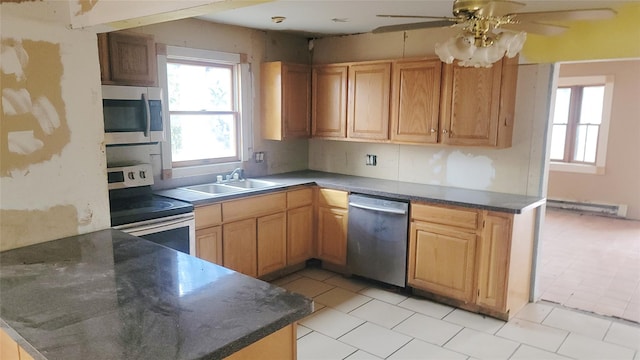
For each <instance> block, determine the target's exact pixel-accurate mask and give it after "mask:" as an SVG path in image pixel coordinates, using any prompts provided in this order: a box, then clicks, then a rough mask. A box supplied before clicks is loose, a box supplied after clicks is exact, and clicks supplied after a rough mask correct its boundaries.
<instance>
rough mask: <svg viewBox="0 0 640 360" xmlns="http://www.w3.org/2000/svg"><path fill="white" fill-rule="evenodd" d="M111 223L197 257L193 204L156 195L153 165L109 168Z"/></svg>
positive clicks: (128, 165) (129, 165)
mask: <svg viewBox="0 0 640 360" xmlns="http://www.w3.org/2000/svg"><path fill="white" fill-rule="evenodd" d="M107 178H108V182H109V205H110V207H111V226H112V227H113V228H115V229H118V230H122V231H124V232H126V233H129V234H131V235H135V236H139V237H141V238H144V239H147V240H150V241H153V242H156V243H158V244H161V245H164V246H168V247H170V248H173V249H175V250H178V251H182V252H184V253H187V254H191V255H194V256H195V253H196V249H195V216H194V211H193V205H192V204H190V203H188V202H184V201H180V200H175V199H171V198H167V197H164V196H160V195H155V194H153V192H152V190H151V185H153V172H152V169H151V165H150V164H118V165H115V164H114V165H112V166H110V167H109V168H108V169H107Z"/></svg>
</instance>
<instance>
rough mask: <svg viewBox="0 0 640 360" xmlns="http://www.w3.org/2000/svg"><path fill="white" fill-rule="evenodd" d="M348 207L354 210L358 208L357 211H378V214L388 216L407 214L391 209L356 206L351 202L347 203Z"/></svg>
mask: <svg viewBox="0 0 640 360" xmlns="http://www.w3.org/2000/svg"><path fill="white" fill-rule="evenodd" d="M349 206H353V207H354V208H358V209H364V210H371V211H379V212H383V213H389V214H398V215H404V214H406V213H407V212H406V211H405V210H399V209H392V208H380V207H375V206H368V205H362V204H356V203H352V202H350V203H349Z"/></svg>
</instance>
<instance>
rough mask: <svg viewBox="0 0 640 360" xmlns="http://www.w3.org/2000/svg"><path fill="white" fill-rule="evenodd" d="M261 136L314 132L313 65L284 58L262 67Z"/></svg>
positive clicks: (300, 135)
mask: <svg viewBox="0 0 640 360" xmlns="http://www.w3.org/2000/svg"><path fill="white" fill-rule="evenodd" d="M260 73H261V75H260V99H261V100H262V104H261V106H260V113H261V119H262V137H263V138H264V139H268V140H287V139H296V138H308V137H309V136H310V135H311V121H310V117H311V111H310V106H311V67H310V66H309V65H303V64H288V63H284V62H281V61H276V62H269V63H263V64H262V66H261V69H260Z"/></svg>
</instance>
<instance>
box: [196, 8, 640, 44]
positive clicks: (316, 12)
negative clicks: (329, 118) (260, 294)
mask: <svg viewBox="0 0 640 360" xmlns="http://www.w3.org/2000/svg"><path fill="white" fill-rule="evenodd" d="M242 1H243V0H239V4H242ZM635 1H637V0H631V1H607V0H565V1H553V0H519V2H521V3H524V4H525V6H524V7H522V8H521V10H518V12H534V11H554V10H571V9H593V8H605V7H609V8H613V9H616V8H618V7H620V6H621V5H624V4H626V3H631V2H635ZM452 4H453V0H395V1H394V0H377V1H376V0H373V1H372V0H276V1H267V2H263V3H261V4H258V5H252V6H245V7H240V8H237V9H232V10H225V11H219V12H216V13H214V14H208V15H204V16H201V17H199V18H200V19H203V20H208V21H212V22H216V23H222V24H230V25H238V26H243V27H249V28H254V29H262V30H280V31H286V32H293V33H297V34H302V35H306V36H307V37H323V36H331V35H345V34H357V33H366V32H370V31H371V30H373V29H375V28H377V27H379V26H385V25H396V24H404V23H415V22H422V21H424V20H421V19H388V18H378V17H376V14H396V15H428V16H452V14H451V11H452ZM273 16H284V17H286V20H284V21H283V22H282V23H279V24H277V23H274V22H273V21H272V20H271V17H273Z"/></svg>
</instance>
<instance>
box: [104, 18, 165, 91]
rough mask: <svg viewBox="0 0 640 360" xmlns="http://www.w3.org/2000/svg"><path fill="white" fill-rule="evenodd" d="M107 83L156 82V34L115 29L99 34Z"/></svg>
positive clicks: (145, 83)
mask: <svg viewBox="0 0 640 360" xmlns="http://www.w3.org/2000/svg"><path fill="white" fill-rule="evenodd" d="M98 52H99V59H100V71H101V79H102V83H103V84H116V85H144V86H156V85H157V83H158V75H157V65H156V48H155V41H154V38H153V35H146V34H139V33H131V32H120V31H116V32H111V33H107V34H98Z"/></svg>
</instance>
